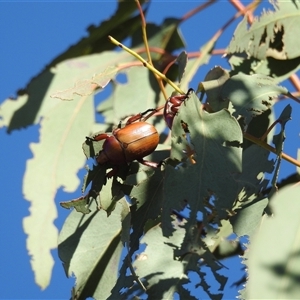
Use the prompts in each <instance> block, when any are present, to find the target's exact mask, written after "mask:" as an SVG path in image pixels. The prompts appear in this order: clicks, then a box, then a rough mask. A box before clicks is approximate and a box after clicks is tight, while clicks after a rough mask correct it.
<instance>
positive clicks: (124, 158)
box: [87, 109, 162, 177]
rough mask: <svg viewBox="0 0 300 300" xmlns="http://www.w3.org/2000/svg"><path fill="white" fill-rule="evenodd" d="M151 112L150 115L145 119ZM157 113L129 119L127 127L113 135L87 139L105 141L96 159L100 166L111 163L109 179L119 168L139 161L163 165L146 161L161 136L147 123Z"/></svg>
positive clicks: (145, 163)
mask: <svg viewBox="0 0 300 300" xmlns="http://www.w3.org/2000/svg"><path fill="white" fill-rule="evenodd" d="M149 111H150V114H148V115H147V116H145V117H144V115H145V114H147V113H148V112H149ZM155 112H156V110H155V109H148V110H147V111H145V112H143V113H140V114H138V115H135V116H133V117H131V118H129V119H128V121H127V122H126V125H125V126H124V127H123V128H121V126H120V124H119V126H118V128H116V129H114V130H113V132H112V133H111V134H108V133H100V134H98V135H96V136H94V137H93V138H87V139H89V140H92V141H101V140H105V141H104V143H103V145H102V150H101V151H100V152H99V154H98V155H97V157H96V161H97V162H98V164H104V163H106V162H109V163H111V164H112V165H113V166H114V167H113V170H112V171H111V172H109V173H108V174H107V177H111V176H112V175H113V174H115V172H116V170H117V168H118V166H120V165H123V164H127V163H130V162H132V161H134V160H137V161H138V162H139V163H141V164H143V165H146V166H149V167H153V168H158V167H160V166H161V164H162V163H156V162H151V161H146V160H144V157H145V156H147V155H149V154H151V153H152V152H153V151H154V150H155V149H156V147H157V145H158V143H159V135H158V132H157V130H156V128H155V127H154V126H153V125H151V124H149V123H147V122H145V120H146V119H148V118H149V117H150V116H152V115H153V114H154V113H155Z"/></svg>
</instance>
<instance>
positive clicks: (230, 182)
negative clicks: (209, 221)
mask: <svg viewBox="0 0 300 300" xmlns="http://www.w3.org/2000/svg"><path fill="white" fill-rule="evenodd" d="M182 121H183V122H184V123H186V124H187V125H188V130H189V133H188V134H187V133H185V130H183V128H182V123H181V122H182ZM172 129H173V130H172V150H171V158H172V159H176V160H177V164H178V165H177V167H176V168H174V167H171V166H170V165H167V167H166V176H165V182H164V186H165V189H164V207H163V230H165V231H164V234H167V235H169V234H170V228H169V229H168V220H169V216H168V214H169V212H170V211H171V210H172V209H175V210H181V209H183V207H184V206H186V205H189V208H190V210H191V214H190V219H192V220H194V222H196V218H197V217H196V215H197V212H198V211H200V212H202V213H204V214H205V215H206V213H205V212H206V210H205V200H206V199H209V198H210V196H211V195H214V197H215V200H214V204H213V206H214V209H215V210H216V212H217V217H218V218H220V219H222V218H225V216H226V215H227V213H226V209H231V208H232V204H233V203H234V201H235V199H236V197H237V195H238V193H239V191H240V187H239V183H238V181H237V178H238V176H239V173H241V171H242V169H241V166H242V149H241V148H240V143H241V142H242V132H241V129H240V126H239V124H238V123H237V121H236V119H235V118H233V117H232V116H231V115H230V113H229V112H228V111H227V110H222V111H219V112H217V113H213V114H209V113H207V112H206V111H204V110H202V109H200V102H199V99H198V98H197V97H196V95H195V94H192V96H191V97H190V99H188V100H186V101H185V105H181V107H180V109H179V113H178V115H177V116H176V117H175V119H174V123H173V128H172ZM183 135H185V137H182V136H183ZM187 137H189V138H190V142H189V138H187ZM188 148H192V151H194V152H195V154H194V157H193V159H194V160H195V162H196V163H195V164H190V163H189V158H188V157H187V155H186V154H185V153H186V152H187V149H188ZM175 163H176V162H175ZM183 186H185V187H186V188H183Z"/></svg>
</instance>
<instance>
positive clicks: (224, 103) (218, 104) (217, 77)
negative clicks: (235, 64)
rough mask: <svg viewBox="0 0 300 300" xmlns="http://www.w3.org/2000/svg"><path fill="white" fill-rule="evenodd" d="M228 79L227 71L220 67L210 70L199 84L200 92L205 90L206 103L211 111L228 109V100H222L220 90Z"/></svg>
mask: <svg viewBox="0 0 300 300" xmlns="http://www.w3.org/2000/svg"><path fill="white" fill-rule="evenodd" d="M229 78H230V74H229V72H228V71H226V70H225V69H223V68H222V67H220V66H215V67H214V68H212V69H211V70H210V71H209V72H208V73H207V74H206V76H205V78H204V81H202V82H201V83H200V86H201V90H203V89H204V90H205V93H206V95H207V99H206V102H207V103H208V104H209V105H210V107H211V108H212V110H213V111H215V112H217V111H219V110H221V109H223V108H228V104H229V99H222V97H221V89H222V87H223V85H224V83H225V82H226V81H227V80H228V79H229Z"/></svg>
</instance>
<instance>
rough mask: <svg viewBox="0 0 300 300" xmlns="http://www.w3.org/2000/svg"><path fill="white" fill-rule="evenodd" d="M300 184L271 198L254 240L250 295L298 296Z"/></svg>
mask: <svg viewBox="0 0 300 300" xmlns="http://www.w3.org/2000/svg"><path fill="white" fill-rule="evenodd" d="M299 194H300V187H299V186H297V187H292V186H289V187H285V188H283V189H282V190H280V191H279V192H278V194H277V195H275V196H274V198H273V199H272V200H271V208H272V211H273V212H274V215H273V216H271V217H268V216H266V215H265V216H264V218H263V221H262V223H261V224H260V228H259V230H258V231H257V233H256V235H255V236H253V238H252V239H251V243H250V249H249V258H248V268H249V269H248V270H249V282H248V284H247V286H246V292H247V294H246V295H247V299H256V298H259V299H297V298H298V297H299V294H300V286H299V278H300V254H299V253H300V252H299V249H300V233H299V229H300V219H299V215H300V202H299Z"/></svg>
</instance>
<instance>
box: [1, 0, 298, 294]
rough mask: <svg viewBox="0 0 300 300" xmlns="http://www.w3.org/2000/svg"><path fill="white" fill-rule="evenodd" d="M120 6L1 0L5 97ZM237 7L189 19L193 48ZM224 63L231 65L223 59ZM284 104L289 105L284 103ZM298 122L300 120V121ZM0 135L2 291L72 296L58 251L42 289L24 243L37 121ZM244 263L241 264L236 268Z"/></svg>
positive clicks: (169, 7)
mask: <svg viewBox="0 0 300 300" xmlns="http://www.w3.org/2000/svg"><path fill="white" fill-rule="evenodd" d="M197 5H199V1H189V2H186V1H181V2H180V1H163V2H162V1H153V4H152V6H151V7H150V11H149V14H148V15H147V20H148V21H152V22H156V23H158V24H159V23H160V22H161V21H162V20H163V19H164V18H165V17H168V16H172V17H181V16H182V15H183V14H185V13H186V12H188V11H189V10H191V9H192V8H195V7H196V6H197ZM115 8H116V2H115V1H112V0H111V1H97V2H96V1H95V2H80V1H72V2H70V1H65V2H59V1H52V2H41V1H36V2H25V1H24V2H16V1H10V2H2V1H1V10H0V37H1V47H0V70H1V72H2V76H1V78H2V80H1V81H0V101H1V102H2V101H3V100H4V99H6V98H7V97H13V96H15V95H16V91H17V90H18V89H20V88H23V87H25V86H26V84H27V83H28V82H29V80H30V79H31V78H32V77H33V76H35V75H37V74H38V73H39V72H40V71H41V70H42V69H43V68H44V66H45V65H46V64H48V63H49V62H50V61H51V60H52V59H53V58H54V57H56V56H57V55H59V54H60V53H62V52H63V51H65V50H66V49H67V48H68V47H69V46H70V45H71V44H75V43H76V42H77V41H78V40H79V39H81V38H82V37H83V36H86V35H87V32H86V28H87V27H88V26H89V25H91V24H95V25H98V24H99V23H100V22H101V21H103V20H104V19H107V18H109V17H110V16H111V15H112V13H113V12H114V11H115ZM234 13H235V9H234V8H233V7H232V6H231V5H230V4H229V3H228V2H227V1H223V2H220V3H219V4H217V5H216V4H215V5H213V6H212V7H211V8H209V9H207V10H206V11H205V13H201V14H199V15H197V16H195V17H193V18H192V19H190V20H188V21H187V22H185V23H183V24H182V26H181V30H182V32H183V35H184V37H185V39H186V43H187V45H188V48H187V50H188V51H197V50H199V47H200V46H201V45H202V44H203V43H204V42H206V41H208V40H209V39H210V38H211V37H212V35H213V34H214V33H215V32H216V31H217V29H218V26H220V24H224V23H225V22H226V21H227V19H229V18H230V17H231V16H232V15H233V14H234ZM220 20H222V21H220ZM236 24H237V23H235V25H232V26H231V27H230V28H229V29H227V31H226V33H225V34H224V36H222V38H221V39H220V42H219V43H218V45H217V47H218V48H224V47H226V45H227V44H228V43H229V41H230V39H231V35H232V33H233V30H234V28H235V26H236ZM220 60H221V59H220V58H217V59H216V60H215V61H213V62H211V63H210V64H209V65H208V66H206V67H204V68H203V70H202V72H201V74H202V77H199V78H198V79H197V81H198V82H199V81H201V80H202V79H203V76H204V75H205V74H206V72H207V71H208V70H209V69H210V68H212V67H213V66H214V65H215V64H220ZM222 65H223V66H224V67H228V65H227V63H226V61H225V60H223V63H222ZM201 74H200V75H199V76H201ZM196 84H197V82H194V86H193V87H194V88H196ZM290 103H291V102H290ZM286 104H287V103H285V104H284V106H285V105H286ZM291 104H292V106H293V109H296V107H295V105H294V103H291ZM279 106H282V107H283V105H279ZM294 113H295V111H294ZM294 113H293V114H294ZM294 126H297V127H298V126H299V124H298V123H297V124H295V125H294ZM298 131H299V130H297V131H295V130H290V135H291V139H294V140H295V142H296V143H298ZM0 135H1V141H2V142H1V144H2V146H1V148H0V151H1V158H2V159H1V161H2V164H1V168H2V171H1V173H0V176H1V187H2V193H1V195H2V203H3V204H2V212H1V218H0V228H1V229H0V230H1V240H2V243H1V255H0V266H1V268H0V282H1V285H0V286H1V290H0V298H1V299H68V298H69V296H70V290H71V287H72V286H73V284H74V280H72V279H67V278H66V276H65V274H64V271H63V268H62V266H61V263H60V261H59V259H58V257H57V252H56V250H54V251H52V254H53V256H54V258H55V261H56V263H55V266H54V269H53V276H52V281H51V283H50V286H49V287H48V288H47V289H46V290H45V291H41V290H40V289H39V287H38V286H36V285H35V283H34V275H33V272H32V271H31V267H30V262H29V256H28V253H27V250H26V236H25V234H24V233H23V229H22V219H23V217H24V216H26V215H28V207H29V205H28V202H27V201H26V200H25V199H23V195H22V179H23V175H24V171H25V167H26V160H27V159H28V158H31V157H32V154H31V151H30V149H29V143H31V142H37V141H38V125H35V126H31V127H29V128H26V129H20V130H17V131H14V132H12V133H11V134H10V135H7V134H6V131H5V129H1V130H0ZM298 144H299V143H298ZM291 151H292V150H291ZM293 151H295V148H294V149H293ZM287 152H288V153H289V154H290V155H291V156H293V157H295V156H296V153H293V152H289V149H287ZM294 172H295V167H293V166H291V165H288V164H287V163H285V164H284V172H283V173H282V174H281V177H284V175H286V174H288V173H294ZM83 175H84V171H82V172H80V173H79V176H80V177H81V178H82V177H83ZM78 195H80V190H79V189H78V190H77V192H76V193H74V194H71V195H70V194H69V195H66V194H64V193H63V192H62V191H59V193H58V194H57V196H56V203H58V202H59V201H60V200H64V199H71V198H75V197H78ZM68 214H69V212H68V211H66V210H64V209H62V208H61V207H59V206H58V219H57V220H56V222H55V224H56V226H58V228H61V226H62V224H63V222H64V220H65V218H66V217H67V215H68ZM45 238H46V237H45ZM225 265H226V264H225ZM238 269H239V268H235V272H237V271H238ZM227 297H233V294H232V291H228V294H227Z"/></svg>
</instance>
